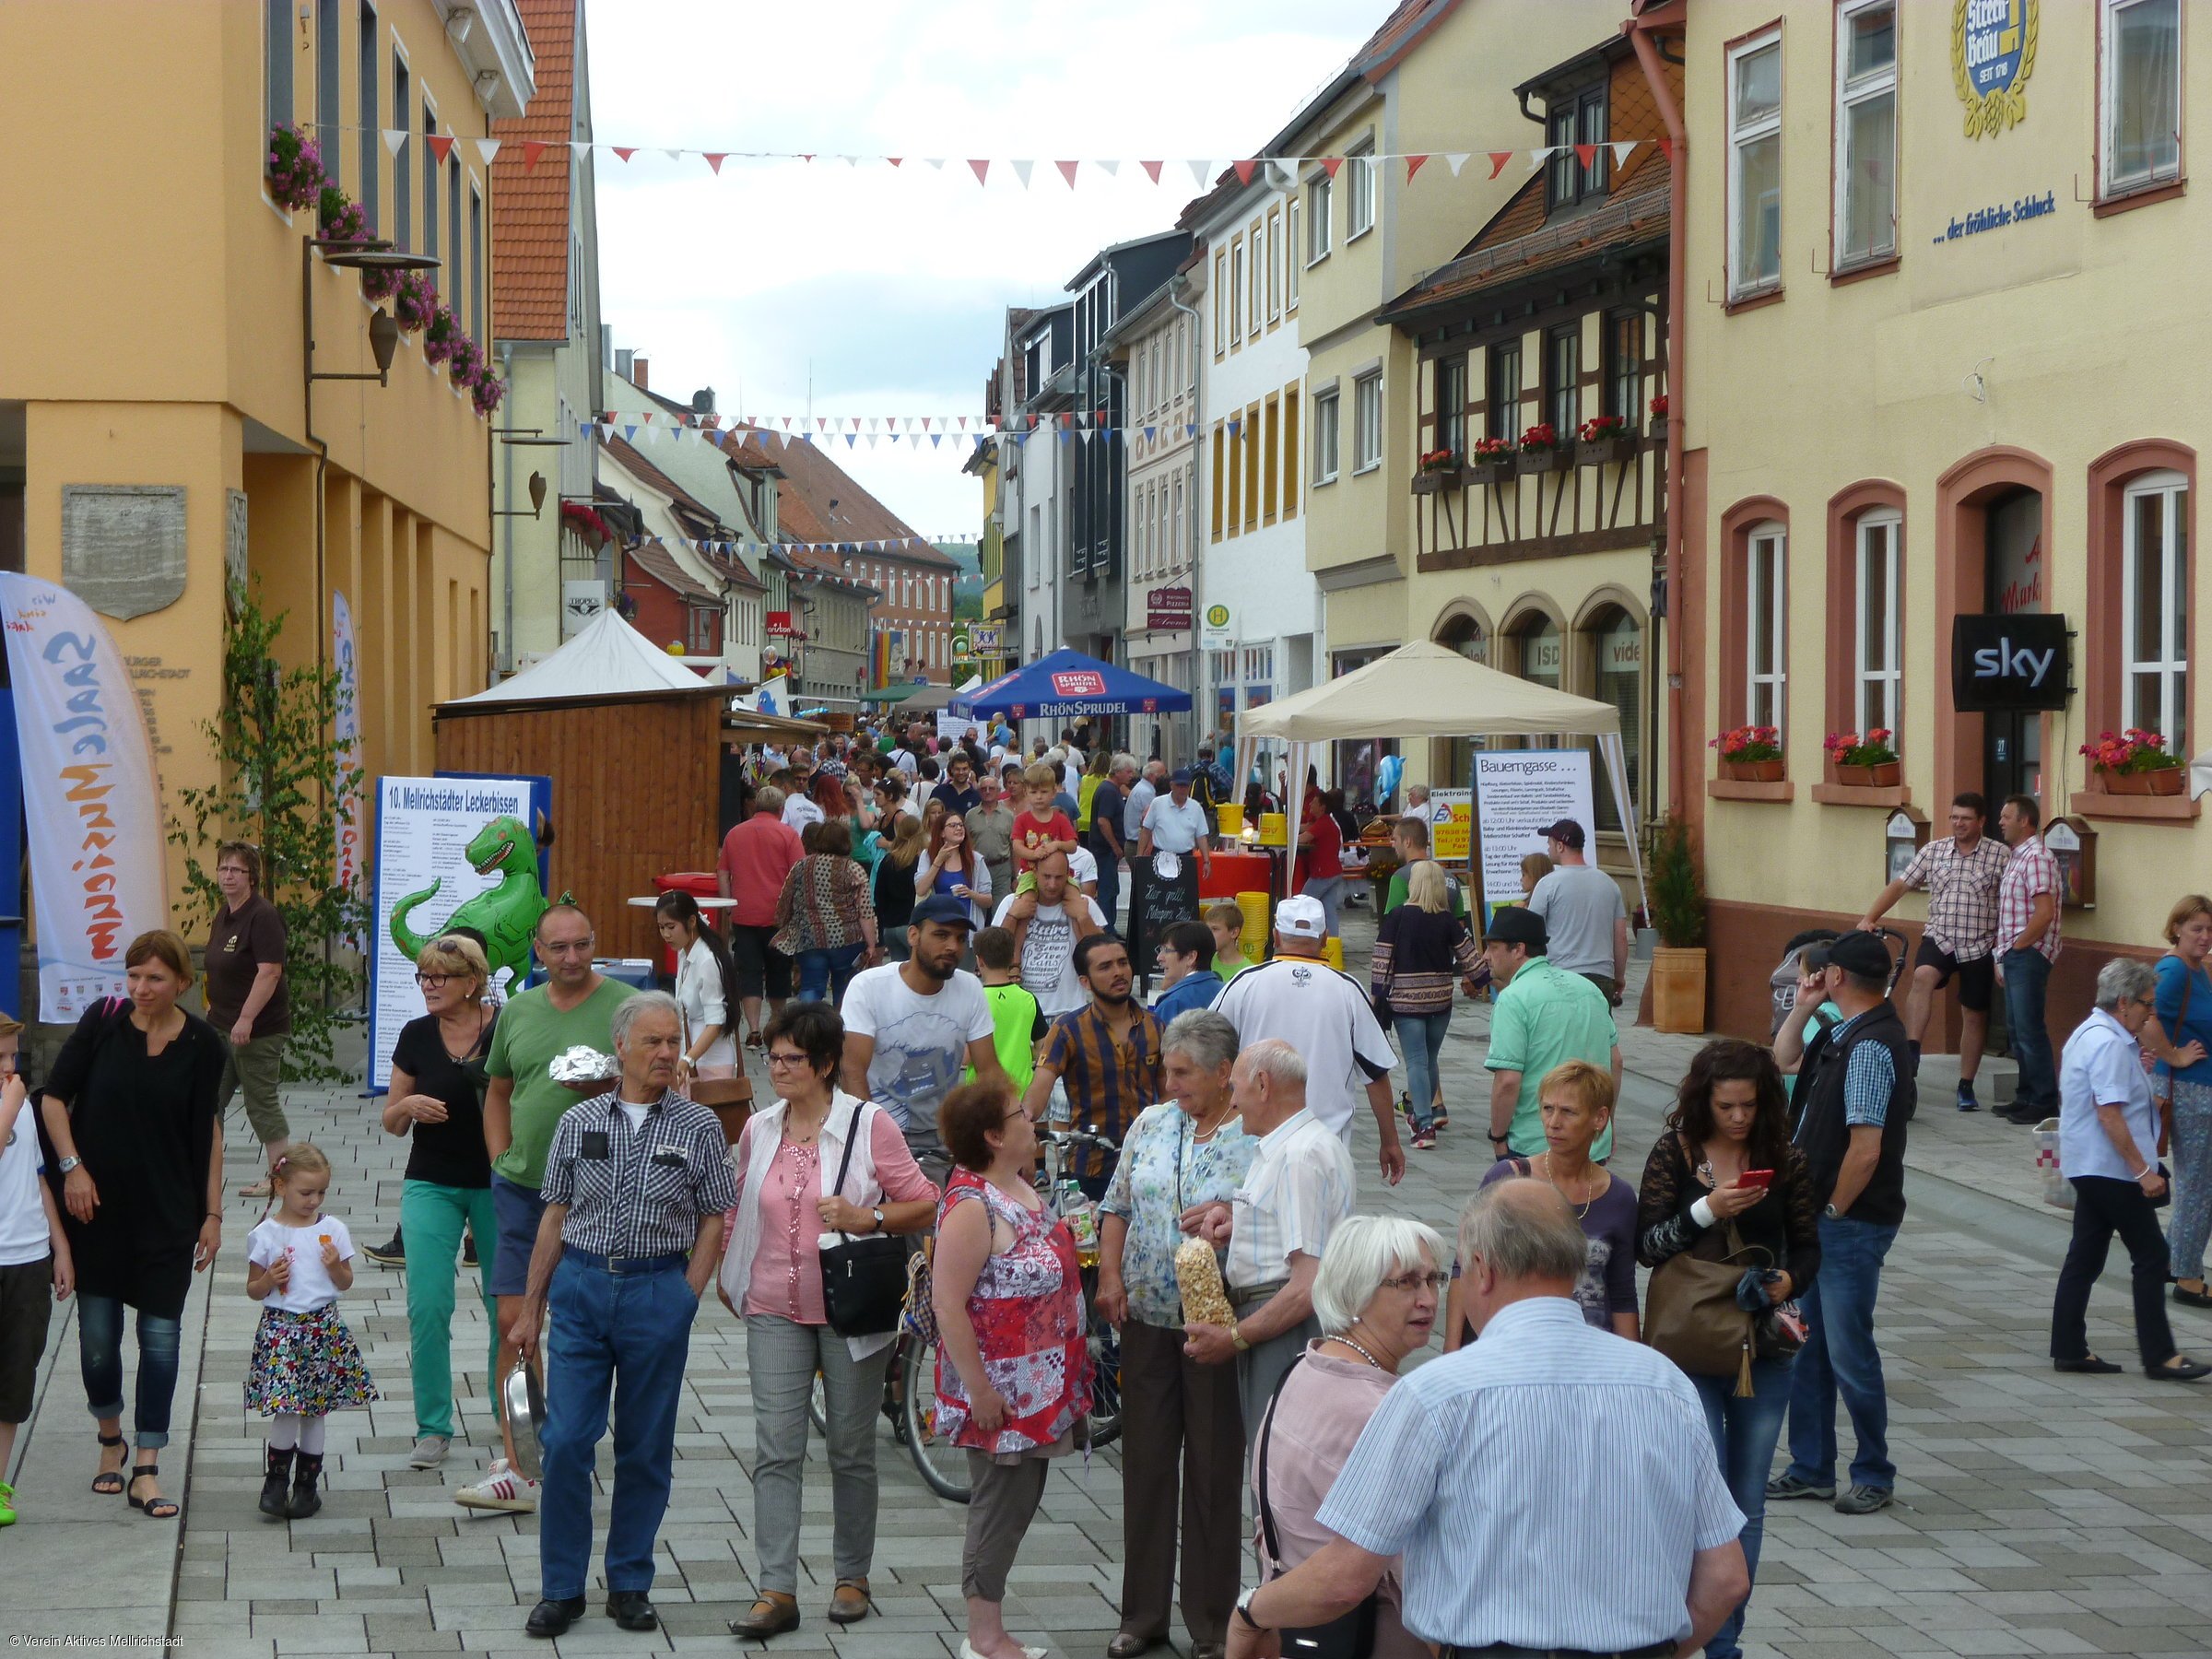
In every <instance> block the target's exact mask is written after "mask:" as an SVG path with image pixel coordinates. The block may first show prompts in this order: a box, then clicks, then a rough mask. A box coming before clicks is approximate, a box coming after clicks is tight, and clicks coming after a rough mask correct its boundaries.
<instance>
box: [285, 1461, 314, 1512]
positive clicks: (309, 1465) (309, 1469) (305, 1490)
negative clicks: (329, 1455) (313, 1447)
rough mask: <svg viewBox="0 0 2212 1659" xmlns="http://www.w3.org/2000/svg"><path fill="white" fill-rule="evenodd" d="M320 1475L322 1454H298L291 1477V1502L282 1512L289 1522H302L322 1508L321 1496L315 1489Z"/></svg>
mask: <svg viewBox="0 0 2212 1659" xmlns="http://www.w3.org/2000/svg"><path fill="white" fill-rule="evenodd" d="M322 1475H323V1454H322V1453H319V1452H302V1453H300V1461H299V1464H298V1465H297V1467H296V1469H295V1471H294V1473H293V1475H292V1500H291V1502H290V1503H288V1504H287V1505H286V1506H285V1510H284V1512H285V1514H286V1515H287V1516H288V1517H289V1518H290V1519H291V1520H294V1521H304V1520H306V1519H307V1518H308V1517H309V1516H310V1515H312V1514H313V1513H314V1512H316V1511H317V1510H319V1509H321V1508H322V1507H323V1494H322V1492H321V1491H320V1490H318V1489H317V1487H316V1482H317V1481H318V1480H320V1479H321V1477H322Z"/></svg>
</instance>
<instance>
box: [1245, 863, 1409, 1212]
mask: <svg viewBox="0 0 2212 1659" xmlns="http://www.w3.org/2000/svg"><path fill="white" fill-rule="evenodd" d="M1327 926H1328V919H1327V912H1324V910H1323V909H1322V907H1321V900H1318V899H1309V898H1307V897H1306V896H1305V895H1304V894H1303V893H1300V894H1299V895H1298V896H1297V897H1296V898H1292V899H1286V900H1283V901H1282V902H1281V903H1280V904H1278V905H1277V906H1276V907H1275V959H1273V960H1272V961H1267V962H1262V963H1260V964H1259V965H1257V966H1256V967H1252V968H1247V969H1245V970H1244V971H1242V972H1241V973H1240V974H1238V975H1237V977H1236V978H1235V979H1233V980H1231V981H1230V982H1229V983H1228V985H1226V986H1225V987H1224V988H1223V989H1222V992H1221V994H1220V995H1219V996H1217V997H1216V998H1214V1012H1215V1013H1217V1014H1221V1015H1225V1016H1226V1017H1227V1018H1228V1019H1229V1022H1230V1024H1231V1025H1233V1026H1235V1027H1236V1028H1237V1041H1238V1042H1239V1044H1241V1046H1242V1047H1245V1048H1250V1047H1251V1046H1252V1045H1253V1043H1255V1042H1260V1041H1265V1040H1266V1039H1268V1038H1270V1037H1277V1038H1280V1039H1281V1040H1282V1041H1285V1042H1288V1044H1290V1046H1291V1047H1292V1048H1294V1049H1296V1050H1297V1051H1298V1052H1299V1053H1301V1054H1303V1055H1304V1056H1305V1059H1306V1077H1307V1084H1306V1100H1307V1103H1308V1105H1309V1106H1310V1107H1311V1108H1312V1112H1313V1115H1314V1116H1315V1117H1317V1118H1319V1119H1320V1120H1321V1121H1322V1122H1323V1123H1324V1124H1327V1125H1328V1126H1329V1128H1331V1129H1332V1130H1334V1131H1335V1133H1336V1134H1337V1135H1338V1136H1340V1137H1341V1138H1342V1139H1343V1141H1344V1144H1345V1145H1346V1146H1347V1147H1349V1146H1350V1145H1351V1144H1352V1114H1353V1111H1354V1109H1355V1107H1356V1105H1357V1102H1358V1092H1357V1091H1358V1090H1359V1089H1360V1088H1365V1090H1366V1091H1367V1103H1368V1105H1369V1107H1370V1108H1371V1110H1372V1111H1373V1112H1374V1114H1375V1124H1376V1125H1377V1127H1378V1128H1379V1129H1380V1130H1381V1131H1382V1179H1383V1180H1384V1181H1385V1182H1388V1183H1389V1184H1390V1185H1392V1186H1395V1185H1397V1184H1398V1178H1399V1177H1400V1176H1402V1175H1404V1174H1405V1173H1406V1153H1405V1150H1404V1149H1403V1148H1402V1147H1400V1146H1399V1145H1398V1114H1397V1112H1396V1110H1395V1107H1394V1103H1393V1101H1392V1100H1391V1094H1390V1068H1391V1067H1392V1066H1393V1065H1395V1064H1396V1063H1397V1058H1398V1056H1397V1054H1396V1053H1395V1052H1394V1050H1393V1049H1392V1048H1391V1046H1390V1039H1389V1038H1388V1037H1385V1036H1384V1035H1383V1034H1382V1025H1381V1024H1380V1022H1378V1021H1377V1020H1376V1018H1375V1009H1374V1005H1373V1003H1371V1001H1370V1000H1369V998H1368V994H1367V989H1366V987H1365V986H1363V985H1361V984H1360V983H1359V981H1358V980H1355V979H1354V978H1352V976H1351V975H1350V974H1348V973H1339V972H1338V971H1336V970H1335V969H1334V968H1332V967H1330V966H1329V965H1328V964H1327V963H1326V962H1324V961H1323V960H1322V959H1321V953H1322V940H1323V937H1324V934H1325V931H1326V929H1327Z"/></svg>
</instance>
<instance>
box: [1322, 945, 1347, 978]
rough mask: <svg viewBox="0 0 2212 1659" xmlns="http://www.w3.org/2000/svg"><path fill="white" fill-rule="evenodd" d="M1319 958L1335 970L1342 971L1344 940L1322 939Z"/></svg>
mask: <svg viewBox="0 0 2212 1659" xmlns="http://www.w3.org/2000/svg"><path fill="white" fill-rule="evenodd" d="M1321 959H1322V960H1323V961H1324V962H1326V963H1327V964H1328V965H1329V966H1330V967H1332V968H1334V969H1335V970H1336V971H1337V972H1339V973H1342V972H1343V971H1344V941H1343V940H1342V939H1324V940H1323V941H1322V942H1321Z"/></svg>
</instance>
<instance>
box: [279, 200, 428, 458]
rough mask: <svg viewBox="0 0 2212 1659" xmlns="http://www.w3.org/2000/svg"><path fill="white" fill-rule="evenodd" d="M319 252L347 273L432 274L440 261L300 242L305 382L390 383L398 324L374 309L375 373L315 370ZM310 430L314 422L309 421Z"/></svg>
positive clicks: (386, 249) (381, 249)
mask: <svg viewBox="0 0 2212 1659" xmlns="http://www.w3.org/2000/svg"><path fill="white" fill-rule="evenodd" d="M318 248H319V249H321V250H322V253H323V263H324V265H332V266H335V267H336V268H337V269H340V270H349V271H434V270H436V269H437V268H438V266H439V265H440V263H441V262H440V261H439V260H437V259H435V258H433V257H431V256H430V255H429V254H428V253H402V252H401V251H400V250H398V249H397V248H394V247H393V246H391V245H390V244H389V243H380V242H344V241H312V240H303V241H301V242H300V345H301V348H302V355H303V357H304V358H305V360H306V365H307V380H308V382H309V384H310V385H311V386H312V384H313V382H316V381H325V380H350V381H365V380H372V381H374V382H376V383H377V384H378V385H380V386H383V385H389V384H390V383H391V374H392V359H393V358H394V356H395V355H396V354H397V353H398V351H399V324H398V323H397V322H396V321H394V318H393V316H392V313H391V312H387V311H385V310H384V309H383V308H382V307H381V306H380V307H378V308H377V310H376V311H375V312H372V313H371V316H370V319H369V349H370V351H371V353H372V354H373V355H374V357H375V359H376V371H375V372H374V373H373V374H371V373H369V372H367V371H360V372H356V373H338V372H334V371H327V370H318V369H317V368H316V367H315V324H314V314H315V313H314V288H313V285H312V282H311V281H310V280H309V275H308V273H309V270H310V268H311V266H312V264H313V260H314V253H315V250H317V249H318ZM308 424H309V425H310V426H311V427H312V425H313V424H314V422H313V421H312V419H310V421H309V422H308Z"/></svg>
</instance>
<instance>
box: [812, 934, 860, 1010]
mask: <svg viewBox="0 0 2212 1659" xmlns="http://www.w3.org/2000/svg"><path fill="white" fill-rule="evenodd" d="M866 948H867V947H866V946H865V945H841V946H839V947H837V948H836V949H835V950H802V951H800V952H799V958H798V960H799V1000H800V1001H801V1002H831V1003H837V1002H842V1001H844V999H845V987H846V986H847V985H849V984H851V983H852V982H853V970H854V969H856V968H858V967H859V966H860V953H861V952H862V951H863V950H865V949H866Z"/></svg>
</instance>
